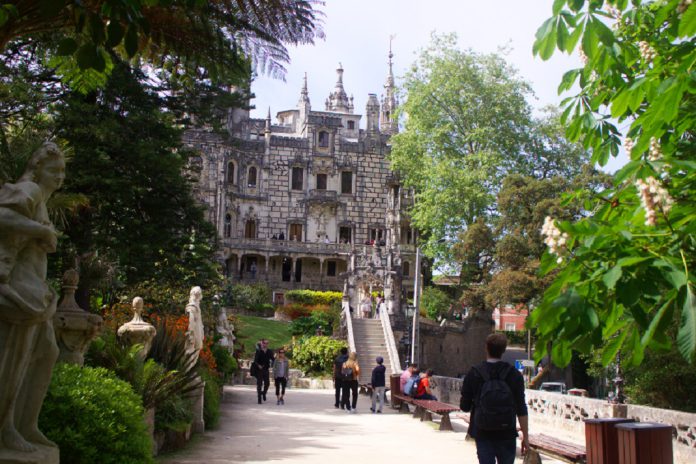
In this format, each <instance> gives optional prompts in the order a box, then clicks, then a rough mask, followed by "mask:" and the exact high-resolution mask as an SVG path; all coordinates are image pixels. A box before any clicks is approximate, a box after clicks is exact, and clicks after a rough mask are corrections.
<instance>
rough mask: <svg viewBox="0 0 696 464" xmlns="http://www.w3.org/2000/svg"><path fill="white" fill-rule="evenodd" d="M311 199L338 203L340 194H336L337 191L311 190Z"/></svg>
mask: <svg viewBox="0 0 696 464" xmlns="http://www.w3.org/2000/svg"><path fill="white" fill-rule="evenodd" d="M309 199H310V200H316V201H337V200H338V192H336V191H335V190H317V189H311V190H310V191H309Z"/></svg>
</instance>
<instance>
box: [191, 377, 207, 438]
mask: <svg viewBox="0 0 696 464" xmlns="http://www.w3.org/2000/svg"><path fill="white" fill-rule="evenodd" d="M204 392H205V382H201V384H200V386H199V387H198V388H196V389H195V390H193V391H192V392H191V394H190V395H191V400H192V409H193V422H192V424H191V431H192V432H193V433H203V432H205V420H204V419H203V402H204V399H205V394H204Z"/></svg>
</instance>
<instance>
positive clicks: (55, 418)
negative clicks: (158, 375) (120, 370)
mask: <svg viewBox="0 0 696 464" xmlns="http://www.w3.org/2000/svg"><path fill="white" fill-rule="evenodd" d="M143 414H144V413H143V406H142V404H141V402H140V398H139V397H138V395H137V394H136V393H134V392H133V390H132V389H131V387H130V385H129V384H128V383H126V382H124V381H122V380H119V379H118V378H116V376H115V375H114V374H113V373H111V372H109V371H107V370H106V369H103V368H91V367H80V366H76V365H73V364H58V365H56V367H55V368H54V370H53V378H52V380H51V386H50V388H49V391H48V395H47V396H46V399H45V401H44V403H43V408H42V409H41V416H40V418H39V427H40V428H41V430H42V431H43V432H44V433H45V434H46V436H47V437H48V438H50V439H51V440H53V441H55V442H56V443H57V444H58V446H59V447H60V456H61V461H63V462H70V463H75V464H80V463H84V464H88V463H94V462H100V463H106V464H109V463H113V464H116V463H132V464H141V463H149V462H152V457H151V455H152V442H151V440H150V436H149V434H148V432H147V429H146V427H145V421H144V417H143Z"/></svg>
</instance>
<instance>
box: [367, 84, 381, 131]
mask: <svg viewBox="0 0 696 464" xmlns="http://www.w3.org/2000/svg"><path fill="white" fill-rule="evenodd" d="M365 113H366V115H367V132H368V133H369V134H375V133H377V132H379V101H377V95H375V94H374V93H371V94H369V95H368V97H367V105H366V106H365Z"/></svg>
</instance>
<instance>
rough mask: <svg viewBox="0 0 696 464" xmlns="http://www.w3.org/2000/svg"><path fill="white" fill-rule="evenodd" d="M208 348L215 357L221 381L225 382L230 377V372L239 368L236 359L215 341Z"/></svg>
mask: <svg viewBox="0 0 696 464" xmlns="http://www.w3.org/2000/svg"><path fill="white" fill-rule="evenodd" d="M210 350H211V351H212V352H213V356H214V357H215V363H216V364H217V371H218V373H219V374H220V377H221V380H222V383H223V384H226V383H227V381H228V380H229V379H230V377H232V374H234V373H235V372H237V370H238V369H239V366H238V365H237V360H236V359H234V357H233V356H232V354H231V353H230V352H229V350H228V349H227V348H225V347H224V346H221V345H218V344H217V343H214V344H213V345H212V346H211V347H210Z"/></svg>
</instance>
